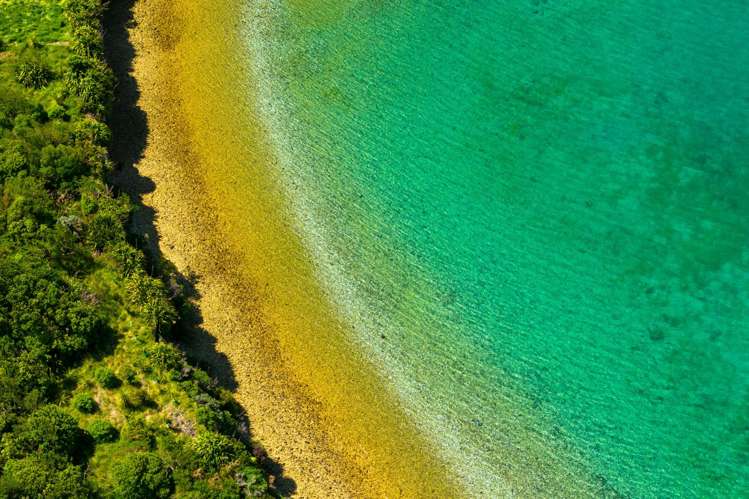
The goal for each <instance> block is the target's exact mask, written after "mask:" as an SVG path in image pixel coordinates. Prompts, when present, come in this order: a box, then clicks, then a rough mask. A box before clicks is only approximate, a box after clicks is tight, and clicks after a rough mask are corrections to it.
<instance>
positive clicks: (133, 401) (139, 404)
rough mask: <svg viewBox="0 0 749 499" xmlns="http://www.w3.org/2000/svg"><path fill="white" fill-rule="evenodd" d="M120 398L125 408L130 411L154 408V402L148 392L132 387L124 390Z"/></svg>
mask: <svg viewBox="0 0 749 499" xmlns="http://www.w3.org/2000/svg"><path fill="white" fill-rule="evenodd" d="M120 397H121V398H122V405H123V407H124V408H125V409H128V410H138V409H143V408H146V407H150V406H153V400H151V399H150V398H149V397H148V394H146V392H144V391H143V390H139V389H137V388H133V387H130V386H128V387H125V388H123V389H122V393H121V394H120Z"/></svg>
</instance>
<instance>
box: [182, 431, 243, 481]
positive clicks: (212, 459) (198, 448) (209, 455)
mask: <svg viewBox="0 0 749 499" xmlns="http://www.w3.org/2000/svg"><path fill="white" fill-rule="evenodd" d="M192 448H193V450H194V451H195V454H196V455H197V457H198V462H199V464H200V466H202V467H203V468H205V469H206V470H207V471H211V472H212V471H217V470H218V469H219V468H220V467H221V466H223V465H225V464H227V463H230V462H232V461H233V460H235V459H236V458H237V457H238V456H239V455H240V453H241V452H242V446H241V444H240V443H239V442H238V441H236V440H232V439H230V438H228V437H226V436H224V435H221V434H220V433H214V432H211V431H208V432H203V433H200V434H198V435H197V436H196V437H195V438H194V439H193V441H192Z"/></svg>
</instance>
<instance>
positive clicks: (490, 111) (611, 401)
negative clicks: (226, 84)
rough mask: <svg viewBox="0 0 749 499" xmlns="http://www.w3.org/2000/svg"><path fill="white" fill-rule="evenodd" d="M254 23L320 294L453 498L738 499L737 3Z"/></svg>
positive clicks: (747, 14) (486, 5) (746, 308)
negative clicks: (448, 466)
mask: <svg viewBox="0 0 749 499" xmlns="http://www.w3.org/2000/svg"><path fill="white" fill-rule="evenodd" d="M250 4H251V8H248V15H249V16H250V21H251V22H250V23H248V24H249V25H250V26H251V28H250V31H249V32H248V35H247V36H248V39H250V42H249V43H248V47H249V52H248V53H249V54H250V61H251V64H253V72H254V74H255V76H256V77H257V79H258V81H259V82H260V85H259V86H260V95H261V105H262V107H264V116H265V119H266V121H267V122H268V125H267V126H268V128H269V129H270V130H271V133H272V134H273V135H274V140H275V144H276V147H277V149H278V156H279V158H280V162H279V168H280V170H281V173H282V177H283V178H284V179H285V182H286V184H287V187H288V192H289V195H290V197H291V198H292V200H291V202H292V204H293V205H294V207H295V210H296V213H297V218H298V221H299V227H300V231H301V232H302V233H303V236H304V237H305V240H306V241H307V243H308V245H309V248H310V254H311V255H312V257H313V259H314V260H315V261H316V263H317V264H318V266H319V270H320V276H321V280H322V281H323V283H324V284H325V286H326V287H327V289H328V290H329V293H330V300H331V302H333V303H334V304H336V305H337V306H338V307H339V309H340V310H341V313H342V314H343V315H344V316H345V317H346V319H347V320H348V321H350V322H351V325H352V327H353V328H354V330H355V332H356V336H357V339H358V341H360V342H361V344H362V347H363V348H367V349H370V350H371V351H372V352H373V354H374V355H375V358H377V359H379V360H378V361H379V362H381V363H382V364H383V372H384V374H385V375H386V376H387V377H389V378H390V380H391V381H392V383H393V386H394V389H395V390H396V392H397V393H398V394H399V395H400V396H402V397H403V399H404V402H405V404H406V405H407V407H408V408H409V411H411V414H412V416H413V417H414V418H415V419H416V420H417V421H418V422H419V424H421V425H423V426H424V428H425V431H427V432H429V433H431V434H432V435H433V436H434V438H435V440H436V441H437V442H438V443H439V445H440V446H441V449H442V451H443V452H444V453H445V455H446V456H447V457H448V459H452V460H454V461H455V463H456V466H457V468H458V469H459V472H460V473H461V476H462V477H463V478H464V479H465V480H466V483H467V486H468V487H470V488H471V490H472V491H473V492H475V493H480V492H485V493H489V494H491V493H508V487H515V485H508V484H511V483H513V482H516V481H517V480H515V479H513V478H512V477H513V475H517V474H518V473H525V474H528V473H534V474H536V475H538V476H536V477H535V478H534V479H533V480H531V481H532V482H533V483H535V485H534V486H535V487H537V489H534V490H529V489H525V490H524V492H526V493H528V492H533V491H535V492H538V493H541V492H543V491H544V490H543V489H545V488H546V487H545V485H544V484H547V485H549V484H552V483H554V482H555V481H564V480H565V478H564V477H563V476H559V475H560V473H561V471H560V470H563V469H565V468H568V469H570V470H572V471H571V472H573V473H580V472H581V471H580V470H583V471H584V472H585V473H589V474H590V477H591V478H589V480H592V481H593V482H594V490H599V491H601V492H608V493H620V494H623V495H632V496H642V497H655V496H658V497H674V496H683V497H706V496H716V497H717V496H740V495H747V494H749V331H747V328H748V327H749V192H748V191H749V4H747V2H746V1H744V0H715V1H713V2H709V5H707V3H706V2H695V1H688V2H685V1H681V2H676V1H673V0H667V1H658V2H655V1H646V0H625V1H623V2H615V3H612V2H599V1H592V0H590V1H585V0H574V1H565V2H562V1H557V0H526V1H517V0H511V1H498V0H489V1H486V2H480V3H479V2H467V1H463V0H453V1H450V2H436V1H431V2H417V1H407V2H395V3H391V2H382V1H374V0H372V1H360V2H355V1H347V2H332V1H330V2H325V1H313V2H294V1H292V2H263V1H257V2H250ZM552 474H554V475H555V476H552ZM520 481H521V482H522V480H520ZM539 484H540V485H539ZM553 490H555V489H554V487H552V486H551V485H550V486H549V488H546V492H549V491H553Z"/></svg>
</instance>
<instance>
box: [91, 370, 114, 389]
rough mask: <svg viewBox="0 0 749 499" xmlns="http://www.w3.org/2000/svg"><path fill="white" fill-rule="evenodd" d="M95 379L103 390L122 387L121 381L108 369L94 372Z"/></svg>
mask: <svg viewBox="0 0 749 499" xmlns="http://www.w3.org/2000/svg"><path fill="white" fill-rule="evenodd" d="M94 379H96V382H97V383H99V384H100V385H101V386H102V387H103V388H108V389H112V388H117V387H118V386H120V380H119V378H118V377H117V376H115V374H114V372H113V371H112V370H111V369H110V368H108V367H99V368H97V369H96V371H94Z"/></svg>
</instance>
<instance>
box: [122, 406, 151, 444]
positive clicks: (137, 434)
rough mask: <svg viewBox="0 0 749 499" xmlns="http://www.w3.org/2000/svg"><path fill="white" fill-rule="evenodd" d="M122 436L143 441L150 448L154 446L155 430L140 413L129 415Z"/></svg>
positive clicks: (135, 440)
mask: <svg viewBox="0 0 749 499" xmlns="http://www.w3.org/2000/svg"><path fill="white" fill-rule="evenodd" d="M122 436H123V438H125V439H126V440H129V441H131V442H138V443H141V444H143V445H144V446H145V447H146V448H149V449H150V448H151V447H153V444H154V441H155V438H154V432H153V430H152V429H151V428H150V427H149V426H148V424H147V423H146V420H145V419H144V418H143V416H142V415H140V414H138V415H130V416H128V419H127V424H126V425H125V427H124V428H123V429H122Z"/></svg>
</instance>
